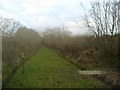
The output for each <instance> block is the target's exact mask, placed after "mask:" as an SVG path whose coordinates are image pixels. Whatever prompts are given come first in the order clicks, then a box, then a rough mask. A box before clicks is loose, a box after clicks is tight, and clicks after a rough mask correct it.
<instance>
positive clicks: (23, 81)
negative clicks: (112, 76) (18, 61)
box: [6, 47, 104, 88]
mask: <svg viewBox="0 0 120 90" xmlns="http://www.w3.org/2000/svg"><path fill="white" fill-rule="evenodd" d="M22 70H23V67H20V68H19V69H18V71H17V72H16V74H15V75H14V76H13V77H12V78H11V80H10V82H9V83H8V84H7V85H6V87H9V88H18V87H19V88H53V87H54V88H56V87H59V88H83V87H85V88H90V87H104V84H103V83H102V82H100V81H98V80H97V79H94V78H92V77H90V76H81V75H79V74H78V72H77V71H78V70H79V68H77V67H76V66H75V65H73V64H71V63H70V62H68V61H67V60H65V59H63V58H61V57H60V56H59V55H58V54H57V53H56V52H54V51H53V50H51V49H48V48H45V47H42V48H40V50H39V52H38V53H36V54H35V55H34V56H33V57H31V58H30V59H29V60H28V61H27V62H26V63H25V64H24V73H22Z"/></svg>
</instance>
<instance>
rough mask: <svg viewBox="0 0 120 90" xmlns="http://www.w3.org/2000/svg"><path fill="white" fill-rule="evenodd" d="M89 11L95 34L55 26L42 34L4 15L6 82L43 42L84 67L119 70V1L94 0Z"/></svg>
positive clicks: (2, 22) (86, 19)
mask: <svg viewBox="0 0 120 90" xmlns="http://www.w3.org/2000/svg"><path fill="white" fill-rule="evenodd" d="M83 8H84V7H83ZM89 15H90V16H88V14H86V18H85V23H86V26H87V27H88V28H89V30H90V31H91V32H92V33H93V34H92V35H72V34H71V32H70V31H68V30H66V29H65V28H59V27H56V28H48V29H47V30H46V31H44V32H43V33H42V34H41V36H40V35H39V34H38V32H36V31H34V30H32V29H29V28H26V27H23V26H22V25H21V24H20V23H19V22H17V21H15V20H13V19H5V18H2V17H1V18H0V25H1V26H0V30H1V31H2V61H3V82H4V81H5V79H6V78H7V77H8V76H9V74H10V73H11V72H12V71H13V70H14V69H15V67H17V66H19V65H20V64H21V63H22V62H23V60H25V59H26V58H28V57H30V56H32V55H33V54H34V53H35V52H36V51H37V50H38V49H39V48H40V46H41V45H44V46H47V47H49V48H52V49H55V50H57V51H58V52H59V53H60V54H61V55H62V56H63V57H66V58H68V60H70V61H71V62H72V63H74V64H76V65H77V66H78V67H79V68H81V69H108V68H109V70H116V71H117V70H118V71H120V67H119V66H120V61H119V58H118V56H120V53H118V52H119V48H120V41H119V40H120V33H119V32H120V31H119V30H120V18H119V2H116V1H115V2H104V3H102V4H101V3H99V2H95V3H92V9H91V12H90V14H89ZM89 17H90V18H92V20H93V21H91V20H90V19H89ZM107 79H109V77H107ZM107 81H109V80H107Z"/></svg>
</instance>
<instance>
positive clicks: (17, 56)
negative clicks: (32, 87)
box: [1, 18, 41, 83]
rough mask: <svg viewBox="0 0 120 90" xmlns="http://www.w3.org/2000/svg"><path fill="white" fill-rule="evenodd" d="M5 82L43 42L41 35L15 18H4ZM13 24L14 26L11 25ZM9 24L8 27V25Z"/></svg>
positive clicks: (2, 28) (3, 53) (3, 61)
mask: <svg viewBox="0 0 120 90" xmlns="http://www.w3.org/2000/svg"><path fill="white" fill-rule="evenodd" d="M2 20H4V21H5V22H2V23H3V26H2V27H1V30H2V63H3V64H2V65H3V78H2V79H3V83H4V82H5V80H6V78H8V76H9V75H10V74H11V73H12V72H14V71H15V69H16V68H17V67H18V66H19V65H20V64H21V63H22V62H23V61H24V60H26V59H27V58H28V57H30V56H32V55H33V54H34V53H35V52H36V51H37V50H38V49H39V48H40V44H41V39H40V35H39V34H38V33H37V32H36V31H34V30H32V29H28V28H26V27H22V26H20V25H19V24H18V22H17V21H15V20H14V21H13V19H5V18H2ZM9 25H11V26H12V27H10V26H9ZM7 26H8V27H7Z"/></svg>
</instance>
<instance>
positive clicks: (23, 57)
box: [22, 53, 25, 74]
mask: <svg viewBox="0 0 120 90" xmlns="http://www.w3.org/2000/svg"><path fill="white" fill-rule="evenodd" d="M24 59H25V56H24V53H23V54H22V74H24Z"/></svg>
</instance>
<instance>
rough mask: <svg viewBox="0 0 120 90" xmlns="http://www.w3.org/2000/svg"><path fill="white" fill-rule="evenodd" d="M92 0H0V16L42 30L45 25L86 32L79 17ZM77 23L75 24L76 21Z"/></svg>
mask: <svg viewBox="0 0 120 90" xmlns="http://www.w3.org/2000/svg"><path fill="white" fill-rule="evenodd" d="M91 1H93V0H0V16H3V17H9V18H14V19H16V20H18V21H20V22H21V23H22V24H24V25H25V26H27V27H30V28H33V29H36V30H37V31H42V30H44V29H45V28H46V27H55V26H66V27H69V28H68V29H69V30H71V31H72V32H73V33H83V32H86V30H85V29H84V25H83V23H82V19H81V17H84V10H83V8H82V7H81V4H80V3H81V2H82V3H83V5H84V6H85V8H87V9H89V8H90V2H91ZM76 22H77V23H79V24H77V23H76Z"/></svg>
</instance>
